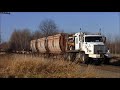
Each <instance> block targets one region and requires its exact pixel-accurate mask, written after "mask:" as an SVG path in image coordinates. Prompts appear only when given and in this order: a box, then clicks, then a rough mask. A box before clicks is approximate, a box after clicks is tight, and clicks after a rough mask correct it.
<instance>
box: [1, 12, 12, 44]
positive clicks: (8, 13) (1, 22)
mask: <svg viewBox="0 0 120 90" xmlns="http://www.w3.org/2000/svg"><path fill="white" fill-rule="evenodd" d="M2 14H10V12H0V44H1V42H2V36H1V33H2V32H1V31H2V30H1V27H2V26H1V25H2Z"/></svg>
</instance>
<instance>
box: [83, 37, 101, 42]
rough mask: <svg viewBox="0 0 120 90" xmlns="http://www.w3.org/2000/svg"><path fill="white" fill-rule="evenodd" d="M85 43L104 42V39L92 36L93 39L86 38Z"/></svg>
mask: <svg viewBox="0 0 120 90" xmlns="http://www.w3.org/2000/svg"><path fill="white" fill-rule="evenodd" d="M85 42H103V40H102V37H98V36H92V37H85Z"/></svg>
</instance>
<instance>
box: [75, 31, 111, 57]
mask: <svg viewBox="0 0 120 90" xmlns="http://www.w3.org/2000/svg"><path fill="white" fill-rule="evenodd" d="M74 39H75V41H74V43H75V50H78V51H79V52H82V53H84V55H85V56H87V57H88V58H93V59H103V58H105V57H109V58H110V54H109V55H108V54H107V53H108V51H109V50H108V48H107V46H106V45H105V41H106V37H104V36H103V35H101V34H99V33H98V34H86V33H83V32H79V33H76V34H75V35H74Z"/></svg>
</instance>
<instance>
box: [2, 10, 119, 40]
mask: <svg viewBox="0 0 120 90" xmlns="http://www.w3.org/2000/svg"><path fill="white" fill-rule="evenodd" d="M45 19H52V20H54V21H55V23H56V24H57V26H58V27H59V29H60V30H64V32H66V33H68V32H76V33H77V32H80V28H81V31H88V32H99V29H100V28H101V32H102V33H103V34H104V35H108V34H111V35H114V36H115V35H120V13H119V12H10V15H8V14H1V23H0V24H1V32H2V34H1V36H2V41H8V40H9V38H10V36H11V34H12V32H13V31H14V30H15V29H26V28H27V29H30V31H31V32H34V31H36V30H38V27H39V24H40V22H41V21H43V20H45Z"/></svg>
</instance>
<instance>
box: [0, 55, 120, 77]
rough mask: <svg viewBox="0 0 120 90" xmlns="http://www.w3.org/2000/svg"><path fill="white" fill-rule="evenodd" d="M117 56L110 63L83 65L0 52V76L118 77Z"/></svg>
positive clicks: (119, 64)
mask: <svg viewBox="0 0 120 90" xmlns="http://www.w3.org/2000/svg"><path fill="white" fill-rule="evenodd" d="M119 61H120V60H119V58H118V57H114V58H113V59H112V60H111V63H110V65H100V66H95V65H85V64H76V63H74V62H70V61H65V60H62V59H54V60H53V59H52V58H43V57H40V56H39V57H34V56H31V55H20V54H4V53H3V54H0V77H1V78H21V77H22V78H120V72H119V71H120V63H119Z"/></svg>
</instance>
